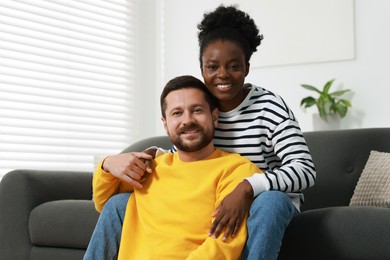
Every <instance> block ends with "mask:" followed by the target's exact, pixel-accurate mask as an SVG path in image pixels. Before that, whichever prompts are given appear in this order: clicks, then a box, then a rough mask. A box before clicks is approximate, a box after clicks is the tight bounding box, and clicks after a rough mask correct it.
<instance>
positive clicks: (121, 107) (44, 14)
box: [0, 0, 135, 178]
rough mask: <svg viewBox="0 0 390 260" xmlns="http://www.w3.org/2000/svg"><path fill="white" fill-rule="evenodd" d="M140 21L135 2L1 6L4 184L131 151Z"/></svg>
mask: <svg viewBox="0 0 390 260" xmlns="http://www.w3.org/2000/svg"><path fill="white" fill-rule="evenodd" d="M134 19H135V11H134V4H133V3H132V1H130V0H110V1H103V0H76V1H72V0H51V1H45V0H36V1H31V0H1V1H0V178H1V177H2V176H3V175H4V174H5V173H6V172H8V171H10V170H12V169H43V170H81V171H92V170H93V158H94V156H99V155H104V154H113V153H118V152H119V151H120V150H121V149H123V148H124V147H126V146H127V145H128V144H129V142H130V141H131V140H130V138H131V133H132V131H133V128H132V125H131V123H130V122H131V121H132V118H133V117H134V116H135V115H134V114H133V111H134V107H132V106H134V100H133V99H134V93H133V92H134V90H133V89H132V86H134V84H133V83H134V71H133V68H134V64H133V62H134V59H135V57H134V48H135V47H134V46H135V36H134V34H135V33H134Z"/></svg>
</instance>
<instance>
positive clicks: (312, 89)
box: [301, 84, 321, 94]
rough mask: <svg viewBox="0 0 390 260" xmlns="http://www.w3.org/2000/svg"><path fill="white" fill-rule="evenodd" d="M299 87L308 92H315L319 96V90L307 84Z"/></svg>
mask: <svg viewBox="0 0 390 260" xmlns="http://www.w3.org/2000/svg"><path fill="white" fill-rule="evenodd" d="M301 86H302V87H304V88H305V89H308V90H311V91H315V92H317V93H318V94H321V91H320V90H319V89H317V88H316V87H314V86H311V85H307V84H302V85H301Z"/></svg>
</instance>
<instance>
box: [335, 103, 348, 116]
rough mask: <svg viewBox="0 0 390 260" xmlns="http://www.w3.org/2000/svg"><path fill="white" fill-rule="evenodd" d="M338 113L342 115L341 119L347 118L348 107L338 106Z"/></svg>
mask: <svg viewBox="0 0 390 260" xmlns="http://www.w3.org/2000/svg"><path fill="white" fill-rule="evenodd" d="M336 111H337V113H338V114H339V115H340V117H341V118H343V117H345V115H346V114H347V111H348V107H346V106H343V105H340V104H336Z"/></svg>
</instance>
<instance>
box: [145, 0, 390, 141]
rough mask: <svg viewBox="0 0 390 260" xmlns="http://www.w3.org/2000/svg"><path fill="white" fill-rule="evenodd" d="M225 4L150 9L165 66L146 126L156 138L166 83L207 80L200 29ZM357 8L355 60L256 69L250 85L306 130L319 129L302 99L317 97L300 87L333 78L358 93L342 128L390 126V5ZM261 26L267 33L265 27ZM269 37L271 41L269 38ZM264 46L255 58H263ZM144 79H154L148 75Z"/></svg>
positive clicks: (165, 4)
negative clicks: (278, 99)
mask: <svg viewBox="0 0 390 260" xmlns="http://www.w3.org/2000/svg"><path fill="white" fill-rule="evenodd" d="M324 1H325V0H324ZM223 2H224V3H232V1H223ZM220 3H221V1H211V0H198V1H182V0H166V1H163V0H159V1H155V4H156V6H155V9H154V10H153V12H151V11H150V10H149V11H150V12H149V15H153V17H154V18H153V19H155V20H156V24H157V25H156V26H157V27H158V28H157V30H156V35H157V36H156V37H157V41H156V42H155V45H156V46H157V47H156V48H157V49H158V51H156V52H155V53H156V54H158V55H157V56H156V57H155V61H156V62H157V63H159V65H157V66H158V69H156V70H155V72H157V73H159V74H158V75H157V78H156V79H155V82H156V85H155V86H154V88H155V89H154V90H153V91H152V92H154V95H155V96H154V101H155V104H154V108H153V109H154V111H155V114H156V116H155V117H154V119H152V116H150V117H149V118H147V119H145V120H144V121H143V124H145V125H146V126H147V127H149V128H155V134H164V132H163V129H162V127H161V123H160V119H159V118H160V116H159V105H158V102H159V95H160V92H161V89H162V87H163V84H164V83H165V82H166V81H167V80H169V79H170V78H172V77H175V76H178V75H183V74H192V75H194V76H197V77H199V78H201V75H200V71H199V62H198V43H197V35H196V34H197V28H196V25H197V24H198V23H199V22H200V21H201V19H202V16H203V13H204V12H205V11H210V10H213V9H214V8H215V7H216V6H217V5H219V4H220ZM259 8H260V7H259ZM354 9H355V10H354V14H355V59H353V60H349V61H337V62H324V63H312V64H301V65H288V66H287V65H286V66H274V67H266V68H252V69H251V71H250V74H249V75H248V77H247V82H251V83H254V84H256V85H260V86H262V87H264V88H267V89H269V90H271V91H274V92H276V93H278V94H280V95H281V96H282V97H283V98H284V99H285V101H286V102H287V104H288V105H289V106H290V107H291V108H292V110H293V111H294V113H295V115H296V116H297V118H298V120H299V122H300V125H301V128H302V130H303V131H311V130H313V126H312V114H313V113H314V112H316V111H315V109H314V108H312V109H308V110H307V111H306V112H305V111H303V110H302V109H301V108H300V106H299V104H300V100H301V99H302V98H303V97H305V96H307V95H310V94H312V93H310V92H308V91H307V90H305V89H303V88H301V87H300V85H301V84H303V83H306V84H312V85H315V86H318V87H322V86H323V84H324V83H325V82H326V81H328V80H329V79H332V78H335V79H336V81H335V83H334V86H333V87H334V88H335V89H337V88H351V89H352V91H353V93H352V94H350V95H349V96H347V97H349V98H350V99H351V102H352V108H351V109H350V111H349V113H348V115H347V117H346V118H344V119H343V120H342V126H341V127H342V128H364V127H390V117H389V116H388V115H387V114H388V111H390V102H389V99H390V76H389V74H390V51H389V46H390V35H389V33H388V25H389V24H390V16H389V15H388V14H389V13H390V1H388V0H375V1H366V0H355V5H354ZM329 19H332V14H329ZM308 23H310V21H308ZM257 24H258V26H259V28H260V31H261V24H259V23H258V22H257ZM264 36H265V40H267V35H266V34H265V35H264ZM294 41H299V39H294ZM261 47H262V46H260V47H259V49H258V52H257V53H255V54H254V55H261ZM149 72H150V71H149ZM141 75H142V77H149V78H150V74H148V72H147V71H146V73H144V72H142V73H141ZM151 87H152V88H153V86H151ZM149 93H150V92H149ZM150 111H152V110H150ZM149 134H150V132H148V133H147V134H145V136H146V135H149Z"/></svg>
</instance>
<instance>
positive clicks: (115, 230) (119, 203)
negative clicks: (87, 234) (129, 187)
mask: <svg viewBox="0 0 390 260" xmlns="http://www.w3.org/2000/svg"><path fill="white" fill-rule="evenodd" d="M130 194H131V193H120V194H117V195H115V196H112V197H111V198H110V199H109V200H108V201H107V202H106V204H105V205H104V208H103V210H102V212H101V213H100V216H99V220H98V222H97V223H96V227H95V230H94V231H93V233H92V237H91V240H90V241H89V245H88V248H87V251H86V252H85V255H84V260H111V259H117V258H118V251H119V244H120V241H121V235H122V225H123V220H124V217H125V212H126V206H127V201H128V200H129V197H130Z"/></svg>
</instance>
